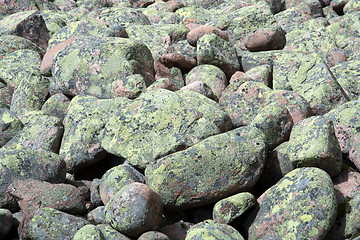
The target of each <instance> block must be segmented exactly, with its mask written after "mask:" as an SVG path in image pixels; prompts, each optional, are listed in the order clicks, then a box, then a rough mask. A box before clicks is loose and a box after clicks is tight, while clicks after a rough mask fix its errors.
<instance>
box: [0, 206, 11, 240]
mask: <svg viewBox="0 0 360 240" xmlns="http://www.w3.org/2000/svg"><path fill="white" fill-rule="evenodd" d="M12 225H13V216H12V213H11V212H10V211H9V210H8V209H3V208H0V237H1V238H5V236H6V235H7V234H8V233H9V232H10V230H11V227H12Z"/></svg>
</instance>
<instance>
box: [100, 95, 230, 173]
mask: <svg viewBox="0 0 360 240" xmlns="http://www.w3.org/2000/svg"><path fill="white" fill-rule="evenodd" d="M194 94H196V95H198V97H197V98H195V97H191V96H190V97H187V96H183V95H180V94H178V93H174V92H171V91H168V90H164V89H155V90H152V91H149V92H146V93H144V94H142V95H141V96H140V97H138V98H137V99H135V100H133V101H132V102H131V103H130V104H129V105H127V107H126V108H122V109H119V111H118V112H117V113H115V114H114V116H113V117H112V118H110V120H109V121H108V123H107V124H106V126H105V129H104V130H103V131H102V133H101V135H100V139H101V146H102V147H103V148H104V149H105V150H106V151H107V152H109V153H112V154H114V155H117V156H121V157H124V158H126V159H127V160H128V161H129V163H130V164H131V165H133V166H138V167H140V168H145V167H146V165H147V164H148V163H150V162H152V161H154V160H155V159H157V158H160V157H162V156H165V155H167V154H170V153H173V152H176V151H179V150H182V149H184V148H186V147H189V146H191V145H193V144H195V143H197V142H199V141H201V140H202V139H204V138H206V137H208V136H211V135H215V134H219V133H221V131H224V130H225V131H226V130H228V129H229V127H228V126H229V121H228V120H227V118H226V114H225V112H224V111H222V110H221V109H220V108H219V106H218V105H217V103H216V102H214V101H212V100H210V99H207V98H206V97H204V96H202V95H201V94H199V93H196V92H193V95H194ZM188 98H190V99H192V101H194V103H192V102H191V101H187V100H186V99H188Z"/></svg>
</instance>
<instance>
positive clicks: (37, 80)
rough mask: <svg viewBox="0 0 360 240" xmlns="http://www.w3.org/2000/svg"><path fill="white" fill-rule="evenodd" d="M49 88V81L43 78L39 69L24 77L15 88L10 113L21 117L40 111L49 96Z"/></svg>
mask: <svg viewBox="0 0 360 240" xmlns="http://www.w3.org/2000/svg"><path fill="white" fill-rule="evenodd" d="M48 86H49V81H48V80H47V79H46V78H44V77H42V76H41V74H40V70H38V69H36V70H34V71H32V72H31V73H30V74H29V75H27V76H26V77H25V76H24V78H22V79H20V81H19V85H18V86H17V87H16V88H15V91H14V95H13V98H12V101H11V105H10V111H12V112H13V113H14V114H16V116H18V117H21V116H22V115H24V114H26V113H28V112H30V111H33V110H40V109H41V107H42V105H43V104H44V102H45V99H46V97H47V96H48V94H49V92H48Z"/></svg>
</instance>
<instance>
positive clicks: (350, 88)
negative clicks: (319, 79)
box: [330, 60, 360, 100]
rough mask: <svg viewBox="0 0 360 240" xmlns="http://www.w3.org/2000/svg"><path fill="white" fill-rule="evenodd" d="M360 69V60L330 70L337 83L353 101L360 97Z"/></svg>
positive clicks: (338, 65) (343, 63)
mask: <svg viewBox="0 0 360 240" xmlns="http://www.w3.org/2000/svg"><path fill="white" fill-rule="evenodd" d="M359 67H360V60H356V61H347V62H342V63H339V64H337V65H335V66H333V67H332V68H330V70H331V72H332V73H333V74H334V76H335V77H336V80H337V82H338V83H339V84H340V85H341V88H342V89H343V90H344V91H345V93H346V95H347V96H349V98H350V99H351V100H357V99H358V98H359V97H360V81H359V80H358V79H359V76H360V71H359Z"/></svg>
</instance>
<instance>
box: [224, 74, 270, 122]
mask: <svg viewBox="0 0 360 240" xmlns="http://www.w3.org/2000/svg"><path fill="white" fill-rule="evenodd" d="M234 85H235V86H237V84H236V82H235V83H234ZM228 91H229V92H228ZM271 91H272V90H271V89H270V88H269V87H267V86H266V85H264V84H262V83H259V82H253V81H250V82H245V83H244V84H241V85H240V86H239V87H238V88H237V89H235V88H228V89H227V91H226V94H225V91H224V94H223V96H222V97H221V98H220V101H219V102H220V104H222V105H223V106H224V108H225V111H226V112H227V113H228V115H229V117H230V118H231V120H232V122H233V124H234V126H236V127H239V126H244V125H248V124H249V123H250V122H251V121H252V119H253V118H254V117H255V116H256V115H257V114H258V113H259V111H260V109H262V108H263V107H264V103H265V99H266V95H267V94H270V93H271Z"/></svg>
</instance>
